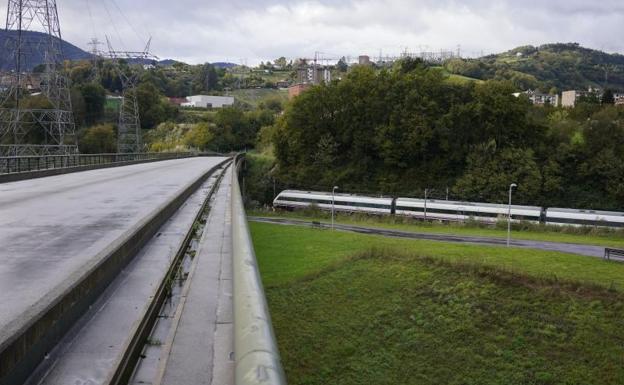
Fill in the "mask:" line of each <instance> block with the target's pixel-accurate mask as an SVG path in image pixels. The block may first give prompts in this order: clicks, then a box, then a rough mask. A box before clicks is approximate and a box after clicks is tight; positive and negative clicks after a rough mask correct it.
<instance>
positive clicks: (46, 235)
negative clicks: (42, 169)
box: [0, 157, 224, 341]
mask: <svg viewBox="0 0 624 385" xmlns="http://www.w3.org/2000/svg"><path fill="white" fill-rule="evenodd" d="M223 160H224V158H217V157H214V158H203V157H202V158H189V159H177V160H170V161H162V162H154V163H146V164H138V165H131V166H124V167H115V168H109V169H102V170H93V171H84V172H78V173H73V174H66V175H59V176H53V177H48V178H41V179H33V180H26V181H20V182H13V183H6V184H0V309H2V311H0V341H1V340H4V338H5V337H6V336H7V335H11V333H13V331H14V329H15V328H16V327H17V325H19V324H20V323H22V322H23V321H24V320H28V319H30V318H32V314H35V313H37V311H38V309H39V308H40V307H41V306H45V304H46V303H48V302H49V301H50V300H51V298H55V297H56V295H57V293H59V292H62V291H63V290H64V289H65V288H66V287H68V286H70V285H71V283H72V282H73V281H74V280H75V278H76V277H77V276H79V275H80V273H81V272H82V271H84V269H87V268H89V267H91V266H94V265H95V264H97V263H98V262H99V260H98V255H101V254H103V251H105V250H106V248H107V247H108V246H110V245H111V244H113V243H114V242H115V241H116V240H118V239H119V238H120V237H122V236H123V235H124V234H125V233H126V232H128V231H131V230H132V229H133V228H134V227H135V226H137V224H139V223H140V222H141V221H142V220H145V219H146V218H147V217H149V216H150V214H152V213H153V212H154V210H156V209H157V208H158V207H159V206H161V205H163V204H166V203H168V202H169V201H171V200H172V199H173V198H174V197H175V196H177V195H178V194H179V193H180V192H181V191H182V190H183V189H184V188H185V187H186V186H188V185H189V184H191V183H192V182H195V181H196V180H197V179H199V178H200V176H202V175H203V174H205V173H206V172H207V171H209V170H210V169H211V168H212V167H213V166H215V165H217V164H218V163H220V162H221V161H223Z"/></svg>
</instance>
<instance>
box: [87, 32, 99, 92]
mask: <svg viewBox="0 0 624 385" xmlns="http://www.w3.org/2000/svg"><path fill="white" fill-rule="evenodd" d="M87 44H88V45H89V47H91V50H90V53H91V81H92V82H94V83H99V82H100V68H99V66H98V65H99V61H100V59H101V54H102V52H101V51H100V46H101V45H102V44H103V43H102V42H100V41H99V40H98V38H97V37H94V38H92V39H91V40H90V41H89V43H87Z"/></svg>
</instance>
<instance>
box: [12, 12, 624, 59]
mask: <svg viewBox="0 0 624 385" xmlns="http://www.w3.org/2000/svg"><path fill="white" fill-rule="evenodd" d="M3 3H6V2H3ZM57 4H58V7H59V14H60V19H61V28H62V30H63V37H64V38H65V39H66V40H68V41H70V42H71V43H73V44H75V45H78V46H79V47H81V48H87V44H86V43H87V42H88V40H89V39H90V38H91V37H92V36H97V37H98V38H100V39H101V40H104V36H105V35H108V36H110V37H111V39H112V41H113V44H114V45H115V48H117V49H126V50H136V49H140V48H142V46H143V45H144V44H145V41H146V40H147V38H148V37H149V36H152V37H153V43H152V52H153V53H154V54H156V55H158V56H159V57H161V58H173V59H178V60H182V61H186V62H189V63H200V62H206V61H208V62H215V61H231V62H235V63H240V62H241V61H242V60H247V62H248V63H249V64H253V63H257V62H259V61H261V60H262V61H266V60H268V59H271V60H272V59H275V58H277V57H279V56H285V57H287V58H296V57H313V56H314V52H315V51H319V52H322V53H324V55H325V56H326V57H330V56H357V55H360V54H368V55H371V56H378V55H379V53H380V51H382V52H383V54H384V55H386V54H399V53H400V52H402V51H404V50H405V49H406V48H407V49H408V50H409V51H412V52H418V51H420V50H435V51H439V50H441V49H452V50H457V47H458V45H459V46H461V50H462V52H463V53H464V54H468V55H471V56H473V55H476V54H478V53H480V52H484V53H486V54H487V53H495V52H500V51H506V50H508V49H511V48H514V47H516V46H519V45H525V44H533V45H539V44H544V43H551V42H578V43H581V44H582V45H584V46H588V47H591V48H596V49H602V50H605V51H608V52H619V53H624V39H622V37H621V36H622V26H623V25H624V1H623V0H593V1H587V0H500V1H487V0H465V1H453V0H335V1H328V0H316V1H305V0H301V1H299V0H294V1H287V0H254V1H252V0H221V1H214V0H166V1H165V0H57ZM2 7H3V8H4V7H5V5H3V6H2ZM1 12H3V13H4V12H6V9H2V11H1ZM0 17H2V20H4V15H1V16H0Z"/></svg>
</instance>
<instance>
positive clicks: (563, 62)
mask: <svg viewBox="0 0 624 385" xmlns="http://www.w3.org/2000/svg"><path fill="white" fill-rule="evenodd" d="M445 67H446V69H447V70H448V71H449V72H450V73H453V74H457V75H463V76H468V77H471V78H476V79H482V80H486V79H508V80H511V81H512V82H514V83H515V84H516V86H518V88H521V89H536V88H539V89H541V90H543V91H549V90H553V91H554V90H555V89H556V90H559V91H562V90H572V89H578V90H580V89H587V88H588V87H601V88H611V89H615V90H621V91H624V55H620V54H609V53H606V52H602V51H598V50H594V49H589V48H584V47H581V46H580V45H579V44H577V43H567V44H562V43H557V44H546V45H542V46H539V47H534V46H524V47H518V48H515V49H512V50H511V51H507V52H504V53H501V54H498V55H490V56H485V57H482V58H479V59H451V60H449V61H448V62H446V63H445Z"/></svg>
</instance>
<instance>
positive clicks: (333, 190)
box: [331, 186, 340, 230]
mask: <svg viewBox="0 0 624 385" xmlns="http://www.w3.org/2000/svg"><path fill="white" fill-rule="evenodd" d="M339 188H340V187H338V186H334V188H333V189H332V224H331V225H332V226H331V227H332V230H334V211H335V210H334V206H335V204H336V203H335V202H336V190H338V189H339Z"/></svg>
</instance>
